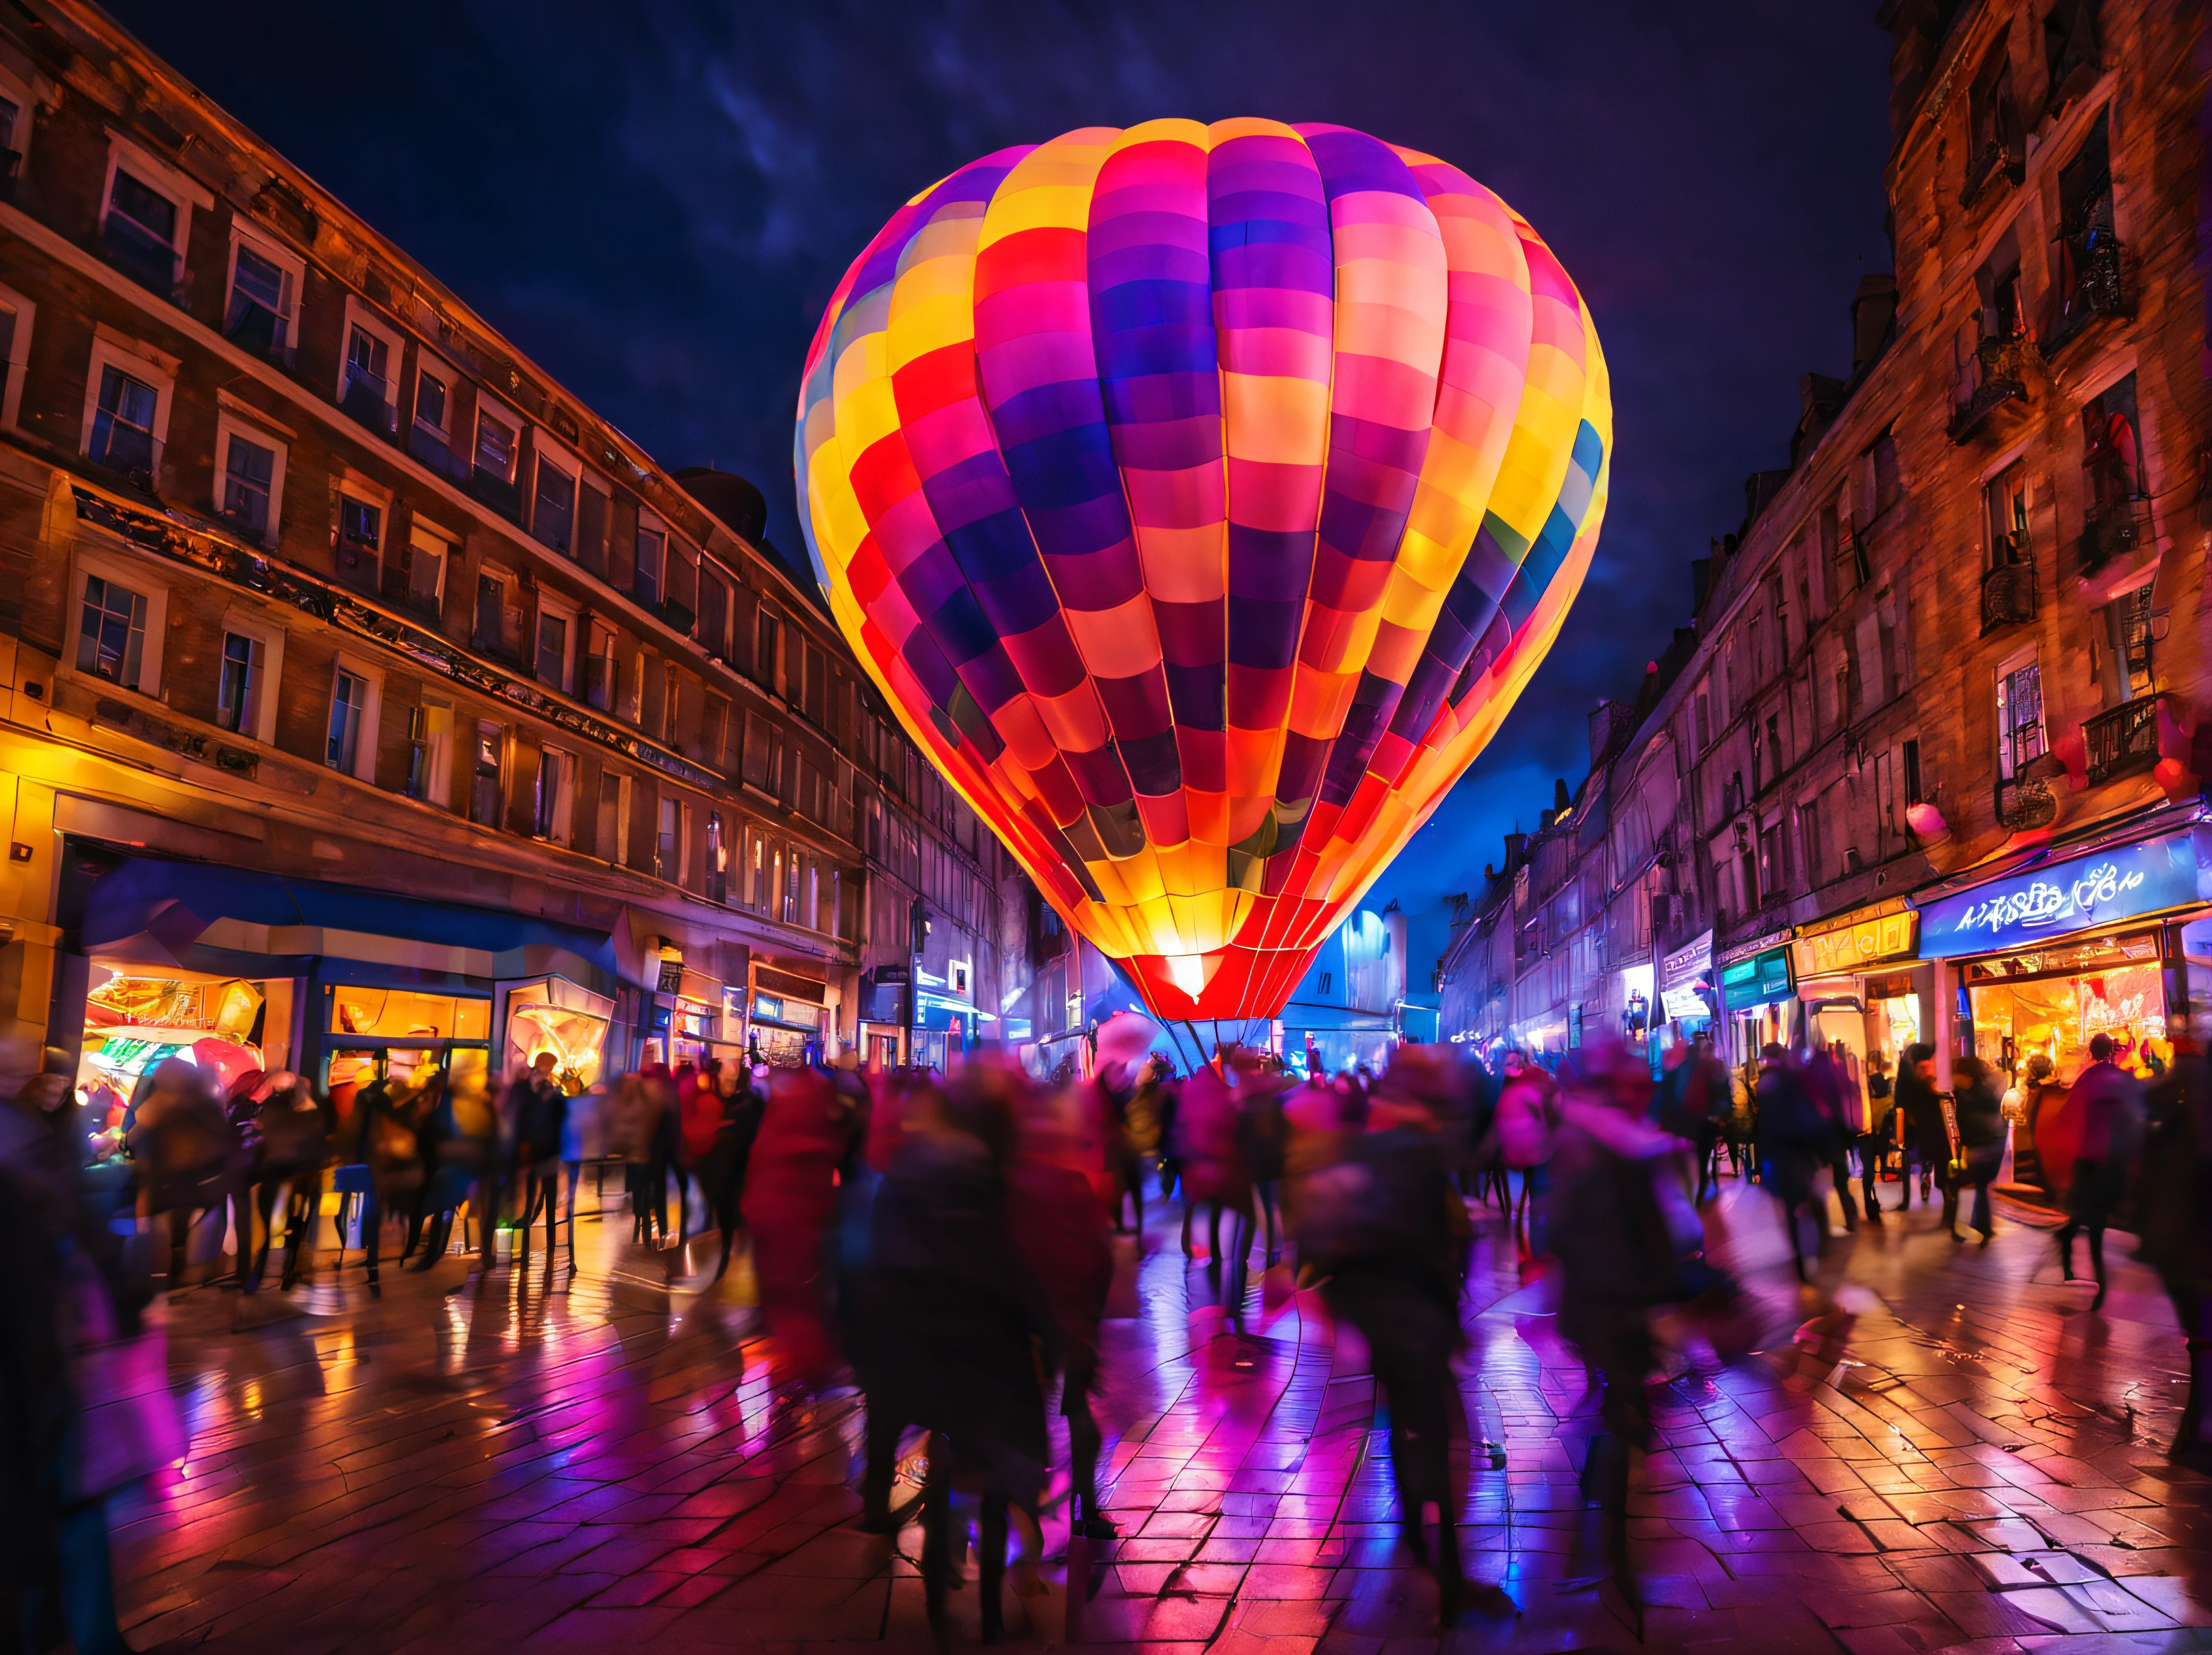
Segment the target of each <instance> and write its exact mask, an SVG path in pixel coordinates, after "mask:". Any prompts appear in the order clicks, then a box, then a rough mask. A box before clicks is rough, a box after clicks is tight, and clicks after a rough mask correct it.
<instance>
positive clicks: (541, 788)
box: [535, 747, 576, 845]
mask: <svg viewBox="0 0 2212 1655" xmlns="http://www.w3.org/2000/svg"><path fill="white" fill-rule="evenodd" d="M575 771H576V761H574V759H572V758H570V757H569V756H568V755H567V754H565V753H560V752H556V751H555V750H554V749H551V748H550V747H549V748H547V749H544V751H542V752H541V753H539V754H538V802H537V815H536V821H535V827H536V832H537V834H538V838H540V839H544V840H551V841H552V842H553V843H554V844H556V845H566V844H567V843H568V819H569V794H570V791H571V790H572V788H573V786H574V782H575Z"/></svg>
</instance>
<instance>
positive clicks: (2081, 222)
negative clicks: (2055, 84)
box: [2048, 113, 2126, 346]
mask: <svg viewBox="0 0 2212 1655" xmlns="http://www.w3.org/2000/svg"><path fill="white" fill-rule="evenodd" d="M2116 237H2117V232H2116V228H2115V225H2114V221H2113V216H2112V139H2111V131H2110V128H2109V127H2108V125H2107V124H2106V117H2105V116H2104V115H2103V114H2102V113H2100V114H2099V115H2098V117H2097V119H2096V123H2095V124H2093V126H2091V127H2090V129H2089V135H2088V136H2087V137H2086V138H2084V139H2083V140H2082V142H2081V149H2080V150H2079V151H2078V152H2076V154H2075V157H2074V159H2073V160H2072V161H2069V162H2067V163H2066V165H2065V166H2064V167H2061V168H2060V169H2059V172H2058V234H2057V239H2056V243H2055V251H2056V256H2057V263H2058V268H2057V270H2056V271H2054V272H2053V276H2054V278H2055V279H2054V281H2053V283H2052V285H2053V287H2054V288H2056V289H2057V317H2056V318H2055V322H2054V325H2053V327H2052V329H2051V339H2050V340H2049V341H2048V343H2050V344H2051V345H2054V346H2055V345H2057V344H2058V343H2062V342H2063V341H2064V340H2066V339H2069V338H2071V337H2072V336H2074V334H2075V333H2076V332H2077V331H2079V330H2081V328H2082V327H2083V326H2084V325H2086V324H2087V323H2088V322H2089V321H2090V320H2091V319H2092V318H2095V317H2098V316H2104V315H2109V314H2111V313H2112V312H2116V311H2119V310H2121V309H2123V308H2124V306H2125V302H2126V292H2125V286H2124V280H2123V274H2122V271H2121V269H2120V248H2119V243H2118V239H2116Z"/></svg>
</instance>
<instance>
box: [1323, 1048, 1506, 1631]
mask: <svg viewBox="0 0 2212 1655" xmlns="http://www.w3.org/2000/svg"><path fill="white" fill-rule="evenodd" d="M1450 1067H1451V1065H1450V1060H1449V1055H1448V1054H1443V1053H1439V1052H1436V1051H1435V1050H1434V1049H1433V1048H1431V1047H1423V1046H1401V1047H1399V1048H1398V1050H1397V1051H1396V1052H1395V1053H1394V1054H1393V1055H1392V1058H1391V1061H1390V1064H1389V1067H1388V1068H1387V1069H1386V1070H1384V1071H1383V1076H1382V1078H1381V1079H1380V1080H1378V1081H1377V1082H1376V1083H1375V1086H1374V1088H1373V1090H1372V1092H1371V1093H1370V1095H1369V1097H1368V1100H1367V1126H1368V1130H1367V1131H1366V1132H1365V1133H1364V1135H1362V1136H1361V1137H1358V1139H1356V1140H1354V1141H1353V1142H1352V1143H1350V1144H1349V1145H1348V1146H1347V1148H1346V1154H1345V1157H1344V1159H1343V1160H1342V1161H1340V1162H1339V1163H1338V1164H1337V1165H1336V1166H1334V1167H1330V1168H1328V1169H1327V1170H1326V1171H1324V1172H1322V1173H1317V1174H1316V1175H1315V1176H1314V1177H1313V1178H1312V1179H1310V1180H1309V1181H1308V1183H1307V1185H1306V1187H1305V1189H1304V1191H1302V1192H1301V1194H1300V1196H1299V1203H1298V1255H1299V1258H1301V1260H1303V1261H1304V1262H1306V1263H1308V1264H1311V1265H1313V1266H1314V1267H1315V1268H1316V1270H1321V1271H1325V1272H1326V1273H1327V1282H1326V1285H1325V1292H1326V1295H1327V1298H1328V1305H1329V1309H1330V1311H1331V1312H1332V1313H1333V1314H1334V1315H1335V1316H1336V1317H1337V1318H1338V1319H1340V1320H1341V1321H1344V1322H1346V1323H1349V1324H1350V1325H1352V1326H1353V1327H1355V1328H1357V1329H1358V1331H1359V1333H1360V1335H1361V1337H1364V1339H1365V1340H1366V1342H1367V1346H1368V1349H1369V1351H1370V1354H1371V1357H1372V1361H1373V1363H1374V1368H1375V1379H1376V1384H1377V1385H1379V1386H1381V1388H1382V1391H1383V1398H1384V1400H1385V1402H1386V1403H1387V1404H1388V1405H1389V1413H1390V1467H1391V1473H1392V1475H1393V1476H1394V1477H1395V1480H1396V1482H1397V1489H1398V1515H1399V1523H1400V1525H1401V1536H1402V1537H1403V1539H1404V1541H1405V1543H1406V1544H1407V1547H1408V1549H1411V1550H1412V1551H1413V1553H1414V1555H1416V1556H1418V1557H1419V1558H1421V1559H1423V1560H1424V1561H1430V1562H1432V1564H1433V1566H1434V1568H1435V1572H1436V1578H1437V1596H1438V1603H1439V1608H1440V1613H1441V1616H1442V1618H1443V1623H1444V1625H1446V1626H1447V1627H1449V1625H1451V1624H1452V1622H1455V1621H1456V1620H1457V1619H1458V1618H1459V1610H1460V1605H1461V1603H1462V1593H1463V1591H1464V1583H1463V1581H1462V1576H1461V1573H1460V1559H1459V1513H1458V1509H1457V1505H1456V1502H1455V1499H1454V1495H1453V1491H1452V1487H1451V1474H1450V1471H1451V1458H1450V1436H1451V1429H1452V1424H1453V1416H1454V1414H1455V1409H1456V1399H1457V1385H1456V1383H1455V1380H1454V1379H1453V1377H1452V1371H1451V1358H1452V1353H1453V1352H1454V1351H1455V1350H1456V1349H1458V1348H1459V1346H1460V1343H1461V1331H1460V1321H1459V1297H1460V1292H1461V1288H1462V1282H1463V1271H1464V1270H1465V1265H1466V1239H1467V1208H1466V1204H1465V1203H1464V1202H1463V1201H1462V1199H1461V1198H1460V1196H1459V1193H1458V1191H1456V1190H1455V1188H1454V1187H1453V1185H1452V1182H1451V1179H1450V1176H1449V1173H1448V1172H1447V1171H1446V1168H1445V1165H1444V1157H1443V1144H1442V1141H1441V1131H1442V1125H1441V1120H1440V1116H1441V1115H1442V1114H1443V1112H1445V1111H1446V1110H1448V1108H1449V1101H1450V1098H1449V1093H1450V1088H1451V1085H1452V1076H1451V1073H1450ZM1430 1505H1434V1506H1436V1507H1437V1540H1436V1545H1435V1549H1434V1551H1433V1553H1431V1549H1430V1548H1429V1547H1428V1545H1427V1544H1426V1543H1425V1539H1424V1536H1423V1525H1424V1523H1425V1511H1426V1508H1427V1506H1430Z"/></svg>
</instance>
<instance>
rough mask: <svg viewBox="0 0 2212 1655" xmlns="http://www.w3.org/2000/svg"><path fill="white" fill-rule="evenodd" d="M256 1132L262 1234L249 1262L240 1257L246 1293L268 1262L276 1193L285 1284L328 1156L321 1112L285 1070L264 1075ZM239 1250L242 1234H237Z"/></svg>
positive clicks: (243, 1240) (318, 1194)
mask: <svg viewBox="0 0 2212 1655" xmlns="http://www.w3.org/2000/svg"><path fill="white" fill-rule="evenodd" d="M254 1125H255V1137H256V1139H257V1141H258V1144H259V1155H258V1158H257V1160H256V1161H255V1165H254V1169H253V1178H254V1206H255V1208H256V1209H257V1211H258V1216H259V1219H260V1226H261V1236H260V1242H259V1245H258V1246H254V1247H253V1248H252V1263H251V1264H250V1265H249V1264H247V1263H246V1260H245V1259H244V1258H241V1259H240V1266H239V1268H240V1275H241V1276H242V1277H243V1278H244V1288H245V1291H246V1292H247V1293H255V1292H258V1291H259V1290H260V1287H261V1276H262V1272H263V1270H264V1269H265V1268H266V1267H267V1265H268V1263H269V1249H270V1245H271V1244H272V1243H273V1242H274V1241H275V1240H276V1218H277V1212H276V1198H277V1197H278V1196H279V1195H280V1194H281V1195H282V1196H283V1197H284V1212H283V1218H284V1255H283V1256H284V1264H283V1285H284V1286H285V1287H286V1288H290V1287H291V1285H292V1283H293V1282H294V1280H295V1277H296V1276H297V1273H298V1270H299V1260H300V1241H301V1236H302V1234H304V1232H305V1230H306V1228H307V1226H309V1225H312V1224H313V1222H314V1215H315V1210H316V1209H317V1207H318V1206H319V1205H320V1203H321V1199H322V1188H323V1180H322V1173H323V1162H324V1161H325V1158H326V1157H327V1156H328V1154H329V1148H330V1134H329V1132H328V1131H327V1129H326V1128H325V1125H324V1118H323V1112H322V1110H321V1108H320V1107H319V1106H318V1105H317V1103H316V1101H315V1096H314V1094H313V1092H312V1091H311V1090H310V1089H309V1088H308V1086H307V1082H305V1081H304V1080H302V1079H301V1078H300V1076H297V1075H295V1074H293V1073H291V1072H290V1071H289V1070H283V1071H281V1072H279V1073H277V1074H275V1075H271V1076H269V1077H268V1090H267V1093H266V1094H265V1095H264V1097H263V1098H262V1099H261V1101H260V1103H259V1104H258V1106H257V1108H256V1112H255V1116H254ZM239 1246H240V1251H241V1252H245V1251H246V1249H247V1246H248V1242H247V1239H246V1236H244V1235H241V1236H240V1239H239Z"/></svg>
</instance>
